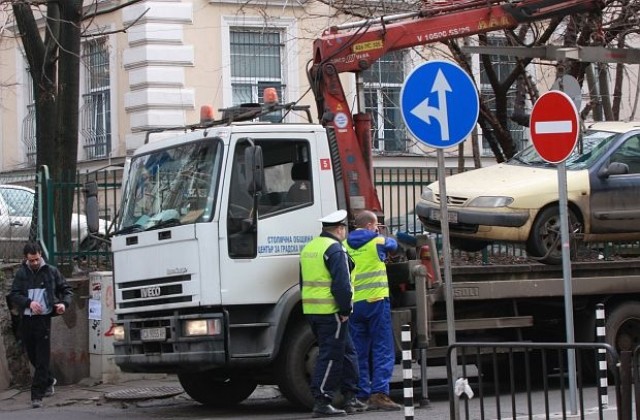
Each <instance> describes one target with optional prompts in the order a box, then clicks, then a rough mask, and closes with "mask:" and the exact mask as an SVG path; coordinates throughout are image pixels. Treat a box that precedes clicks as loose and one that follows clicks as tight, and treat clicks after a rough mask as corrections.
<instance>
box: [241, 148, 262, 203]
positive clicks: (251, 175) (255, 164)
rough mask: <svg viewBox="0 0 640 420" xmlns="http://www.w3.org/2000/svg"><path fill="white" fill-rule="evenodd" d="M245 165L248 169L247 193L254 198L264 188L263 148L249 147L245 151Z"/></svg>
mask: <svg viewBox="0 0 640 420" xmlns="http://www.w3.org/2000/svg"><path fill="white" fill-rule="evenodd" d="M244 163H245V165H246V168H247V191H248V192H249V194H251V195H252V196H253V195H255V194H256V193H258V192H261V191H262V187H263V180H264V165H263V163H262V148H261V147H260V146H249V147H247V148H246V149H245V150H244Z"/></svg>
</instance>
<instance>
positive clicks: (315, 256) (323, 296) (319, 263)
mask: <svg viewBox="0 0 640 420" xmlns="http://www.w3.org/2000/svg"><path fill="white" fill-rule="evenodd" d="M336 242H337V241H336V240H335V239H331V238H326V237H323V236H318V237H316V238H314V239H312V240H311V242H309V243H308V244H307V245H305V247H304V248H302V252H300V267H301V270H302V312H303V313H305V314H335V313H338V312H339V311H340V308H339V307H338V304H337V303H336V301H335V299H334V298H333V294H331V273H330V272H329V270H328V269H327V266H326V265H325V262H324V253H325V251H326V250H327V249H329V247H330V246H331V245H333V244H335V243H336Z"/></svg>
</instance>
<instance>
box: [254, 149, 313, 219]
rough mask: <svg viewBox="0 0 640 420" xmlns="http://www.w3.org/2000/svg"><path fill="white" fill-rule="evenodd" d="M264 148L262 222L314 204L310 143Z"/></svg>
mask: <svg viewBox="0 0 640 420" xmlns="http://www.w3.org/2000/svg"><path fill="white" fill-rule="evenodd" d="M261 145H262V151H263V156H264V178H265V180H264V187H265V188H264V191H263V194H262V195H261V196H260V200H259V206H258V217H259V218H261V219H262V218H265V217H268V216H270V215H274V214H280V213H283V212H287V211H292V210H294V209H297V208H300V207H306V206H309V205H311V204H313V179H312V177H311V164H310V162H309V158H308V156H309V144H308V143H307V142H306V141H286V142H273V143H268V144H261ZM265 149H266V150H265Z"/></svg>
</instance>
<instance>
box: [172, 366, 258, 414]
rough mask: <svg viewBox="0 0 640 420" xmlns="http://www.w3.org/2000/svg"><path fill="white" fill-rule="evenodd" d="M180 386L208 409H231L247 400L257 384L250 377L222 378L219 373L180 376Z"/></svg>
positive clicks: (184, 374)
mask: <svg viewBox="0 0 640 420" xmlns="http://www.w3.org/2000/svg"><path fill="white" fill-rule="evenodd" d="M178 379H179V380H180V385H182V388H184V390H185V392H186V393H187V394H189V396H190V397H191V398H193V399H194V400H196V401H197V402H199V403H200V404H203V405H206V406H208V407H230V406H234V405H236V404H238V403H240V402H241V401H244V400H246V399H247V398H248V397H249V395H251V394H252V393H253V391H255V389H256V387H257V386H258V384H257V382H256V381H255V380H254V379H253V378H251V377H248V376H231V375H223V376H220V374H218V373H217V372H212V371H205V372H184V373H179V374H178Z"/></svg>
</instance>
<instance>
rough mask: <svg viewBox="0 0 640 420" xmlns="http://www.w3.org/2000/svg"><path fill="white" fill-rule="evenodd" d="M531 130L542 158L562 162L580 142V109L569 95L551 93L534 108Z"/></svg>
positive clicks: (543, 96)
mask: <svg viewBox="0 0 640 420" xmlns="http://www.w3.org/2000/svg"><path fill="white" fill-rule="evenodd" d="M529 129H530V130H531V141H532V142H533V147H534V148H535V149H536V151H537V152H538V154H539V155H540V157H542V159H544V160H546V161H547V162H549V163H560V162H563V161H564V160H565V159H566V158H568V157H569V155H570V154H571V152H572V151H573V149H574V148H575V147H576V143H577V142H578V133H579V132H580V130H579V124H578V110H577V109H576V106H575V105H574V104H573V101H572V100H571V98H570V97H569V95H567V94H566V93H564V92H560V91H557V90H552V91H549V92H547V93H545V94H543V95H542V96H540V98H539V99H538V100H537V101H536V103H535V104H534V105H533V110H532V111H531V117H530V119H529Z"/></svg>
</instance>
